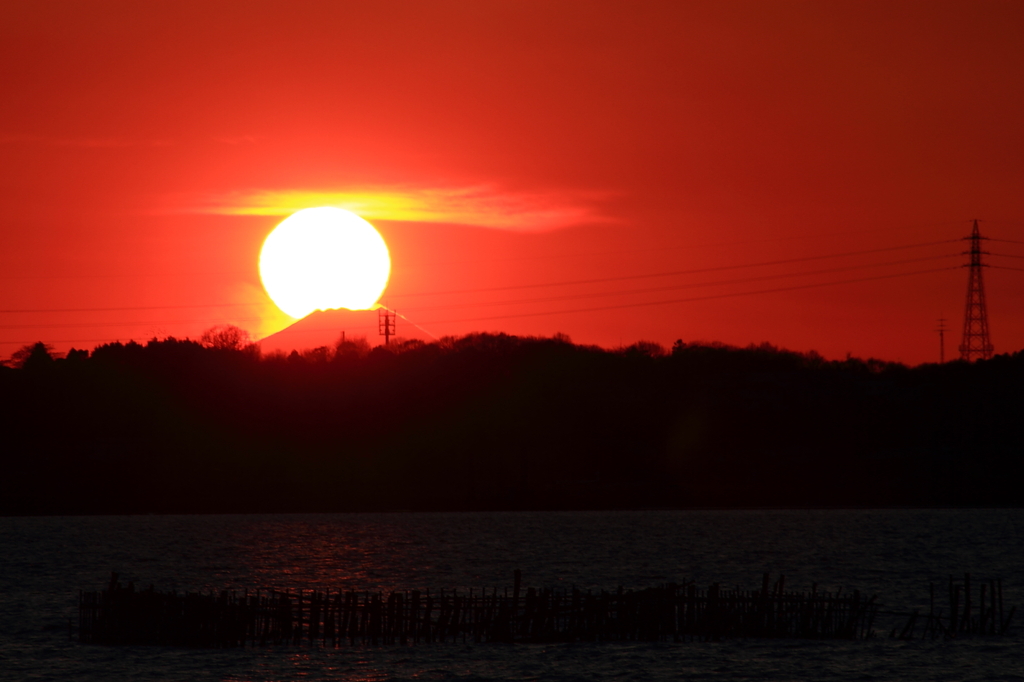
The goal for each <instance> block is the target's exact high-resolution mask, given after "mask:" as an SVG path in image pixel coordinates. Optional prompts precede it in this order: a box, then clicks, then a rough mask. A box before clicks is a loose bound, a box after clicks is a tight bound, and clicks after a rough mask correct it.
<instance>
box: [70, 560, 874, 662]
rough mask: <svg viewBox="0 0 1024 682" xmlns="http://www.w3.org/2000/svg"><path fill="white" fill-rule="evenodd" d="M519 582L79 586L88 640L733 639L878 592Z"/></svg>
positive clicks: (834, 625)
mask: <svg viewBox="0 0 1024 682" xmlns="http://www.w3.org/2000/svg"><path fill="white" fill-rule="evenodd" d="M520 582H521V581H520V573H519V571H516V572H515V584H514V587H513V588H512V590H511V592H509V590H507V589H506V590H503V591H500V592H499V591H498V590H496V589H494V590H490V591H488V590H482V591H479V592H477V591H474V590H468V591H462V592H459V591H456V590H451V591H445V590H441V591H437V592H431V591H429V590H427V591H420V590H411V591H402V592H398V591H396V592H390V593H388V594H384V593H381V592H362V593H360V592H352V591H348V592H344V591H337V592H332V591H330V590H325V591H318V590H296V591H279V590H269V591H263V590H258V591H256V592H246V593H244V594H241V595H239V594H237V593H228V592H221V593H220V594H196V593H188V594H177V593H173V592H157V591H155V590H154V589H153V588H152V587H150V588H149V589H147V590H139V591H137V590H135V589H134V587H133V586H132V585H131V584H130V583H129V585H128V586H127V587H124V586H122V585H121V584H120V583H119V581H118V576H117V575H116V574H114V575H113V576H112V577H111V582H110V586H109V587H108V589H106V590H104V591H102V592H98V593H97V592H88V593H82V594H80V596H79V640H80V641H82V642H88V643H96V644H163V645H173V646H198V647H237V646H254V647H255V646H281V645H303V644H305V645H310V646H324V647H328V646H329V647H338V646H343V645H346V644H349V645H353V644H372V645H380V644H385V645H386V644H413V643H420V642H568V641H649V642H656V641H676V642H678V641H683V640H688V639H689V640H693V639H697V640H717V639H721V638H729V637H789V638H814V639H863V638H867V637H870V636H872V635H873V631H872V624H873V622H874V619H875V615H876V613H877V610H878V609H877V606H876V604H875V598H874V597H871V598H867V597H866V596H864V595H861V594H860V593H859V592H853V593H851V594H842V593H841V590H840V591H839V592H834V593H833V592H819V591H818V590H817V589H816V588H815V589H812V591H811V592H802V593H798V592H787V591H786V590H785V577H784V576H783V577H780V578H779V579H778V580H777V581H775V582H774V583H771V582H770V580H769V576H768V574H767V573H765V574H764V576H763V580H762V583H761V589H760V590H752V591H745V590H739V589H732V590H730V589H723V588H722V587H721V586H719V585H718V584H713V585H711V586H710V587H709V588H708V589H706V590H699V589H697V587H696V585H694V584H693V583H684V584H674V583H669V584H667V585H663V586H660V587H652V588H647V589H643V590H623V589H622V588H621V587H620V588H619V589H618V590H617V591H615V592H607V591H600V592H592V591H586V592H584V591H581V590H578V589H576V588H571V589H565V590H552V589H534V588H529V589H527V590H525V592H523V591H522V590H521V588H520Z"/></svg>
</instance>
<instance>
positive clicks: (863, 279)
mask: <svg viewBox="0 0 1024 682" xmlns="http://www.w3.org/2000/svg"><path fill="white" fill-rule="evenodd" d="M950 270H960V266H959V265H954V266H951V267H944V268H931V269H928V270H914V271H911V272H901V273H896V274H891V275H876V276H874V277H859V278H856V279H845V280H838V281H834V282H817V283H814V284H799V285H794V286H788V287H777V288H774V289H756V290H753V291H739V292H733V293H727V294H712V295H709V296H693V297H690V298H675V299H669V300H662V301H644V302H640V303H624V304H620V305H609V306H599V307H593V308H574V309H569V310H551V311H545V312H538V313H516V314H512V315H492V316H489V317H474V318H461V319H451V320H430V321H428V322H422V324H425V325H426V324H453V323H456V322H485V321H489V320H507V319H517V318H522V317H541V316H544V315H563V314H570V313H588V312H600V311H604V310H622V309H626V308H642V307H649V306H656V305H671V304H674V303H691V302H696V301H711V300H716V299H721V298H737V297H741V296H756V295H760V294H774V293H782V292H786V291H798V290H802V289H815V288H818V287H828V286H837V285H841V284H854V283H858V282H870V281H875V280H883V279H893V278H896V277H911V276H914V275H925V274H929V273H935V272H948V271H950ZM417 326H419V325H417ZM330 329H333V327H331V328H328V327H322V328H315V329H308V330H304V331H310V332H312V331H330Z"/></svg>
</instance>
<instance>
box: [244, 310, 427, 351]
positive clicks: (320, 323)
mask: <svg viewBox="0 0 1024 682" xmlns="http://www.w3.org/2000/svg"><path fill="white" fill-rule="evenodd" d="M377 318H378V312H377V311H376V310H348V309H347V308H338V309H335V310H316V311H313V312H311V313H310V314H309V315H306V316H305V317H304V318H302V319H301V320H299V321H297V322H295V323H293V324H292V325H290V326H288V327H285V328H284V329H282V330H281V331H279V332H277V333H276V334H271V335H270V336H267V337H265V338H264V339H262V340H261V341H260V348H261V349H262V351H263V352H264V353H274V352H278V351H280V352H283V353H290V352H292V351H293V350H297V351H303V350H308V349H311V348H319V347H321V346H327V347H330V348H333V347H334V346H336V345H337V343H338V341H339V340H340V339H341V335H342V333H344V334H345V336H346V338H348V339H357V338H365V339H366V340H367V341H368V342H369V344H370V345H371V346H379V345H381V344H383V343H384V337H383V336H380V334H379V333H378V328H377ZM395 332H396V333H395V336H394V337H392V339H391V340H392V342H394V341H396V340H407V339H419V340H421V341H431V340H432V339H431V338H430V337H429V336H428V335H427V334H425V333H424V332H423V331H422V330H420V329H418V328H416V327H415V326H414V325H412V324H409V323H408V322H406V321H405V320H403V319H402V318H400V317H399V318H398V319H397V321H396V328H395Z"/></svg>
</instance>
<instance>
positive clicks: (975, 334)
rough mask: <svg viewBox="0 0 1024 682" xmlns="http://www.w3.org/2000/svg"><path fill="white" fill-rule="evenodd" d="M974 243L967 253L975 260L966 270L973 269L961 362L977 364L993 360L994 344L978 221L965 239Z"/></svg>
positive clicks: (968, 289)
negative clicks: (989, 328) (975, 361)
mask: <svg viewBox="0 0 1024 682" xmlns="http://www.w3.org/2000/svg"><path fill="white" fill-rule="evenodd" d="M964 239H965V240H967V239H969V240H970V241H971V250H970V251H965V252H964V255H969V256H970V257H971V262H970V263H969V264H968V265H967V266H966V267H968V268H970V272H969V274H968V275H967V306H966V309H965V310H964V336H963V341H962V343H961V344H960V359H961V360H967V361H968V362H970V361H971V360H976V359H978V358H983V359H985V360H988V359H989V358H990V357H992V342H991V341H989V338H988V312H987V310H986V308H985V282H984V280H983V279H982V277H981V269H982V268H983V267H985V265H984V264H983V263H982V262H981V256H982V254H984V253H988V252H987V251H982V250H981V240H982V239H987V237H982V236H981V233H980V232H978V221H977V220H975V221H974V230H973V231H972V232H971V236H970V237H964Z"/></svg>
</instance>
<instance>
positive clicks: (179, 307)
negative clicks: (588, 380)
mask: <svg viewBox="0 0 1024 682" xmlns="http://www.w3.org/2000/svg"><path fill="white" fill-rule="evenodd" d="M960 241H962V240H961V239H944V240H940V241H933V242H921V243H918V244H905V245H902V246H890V247H884V248H880V249H865V250H861V251H847V252H844V253H831V254H825V255H820V256H805V257H802V258H786V259H782V260H774V261H762V262H759V263H744V264H740V265H722V266H717V267H711V268H696V269H691V270H674V271H669V272H658V273H652V274H648V275H625V276H620V277H601V278H596V279H585V280H574V281H566V282H547V283H541V284H519V285H513V286H505V287H487V288H480V289H458V290H451V291H434V292H410V293H407V294H398V295H394V298H408V297H412V296H445V295H450V294H471V293H487V292H492V291H513V290H518V289H539V288H544V287H557V286H574V285H579V284H600V283H604V282H624V281H630V280H637V279H651V278H655V277H672V276H677V275H693V274H700V273H705V272H722V271H725V270H739V269H743V268H754V267H766V266H771V265H786V264H790V263H805V262H809V261H815V260H826V259H829V258H844V257H847V256H861V255H867V254H872V253H885V252H888V251H900V250H905V249H914V248H922V247H926V246H936V245H939V244H950V243H955V242H960ZM266 303H267V302H265V301H264V302H252V303H209V304H199V305H175V306H126V307H117V308H22V309H7V310H0V313H10V314H16V313H77V312H125V311H132V310H182V309H195V308H232V307H244V306H258V305H266Z"/></svg>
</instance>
